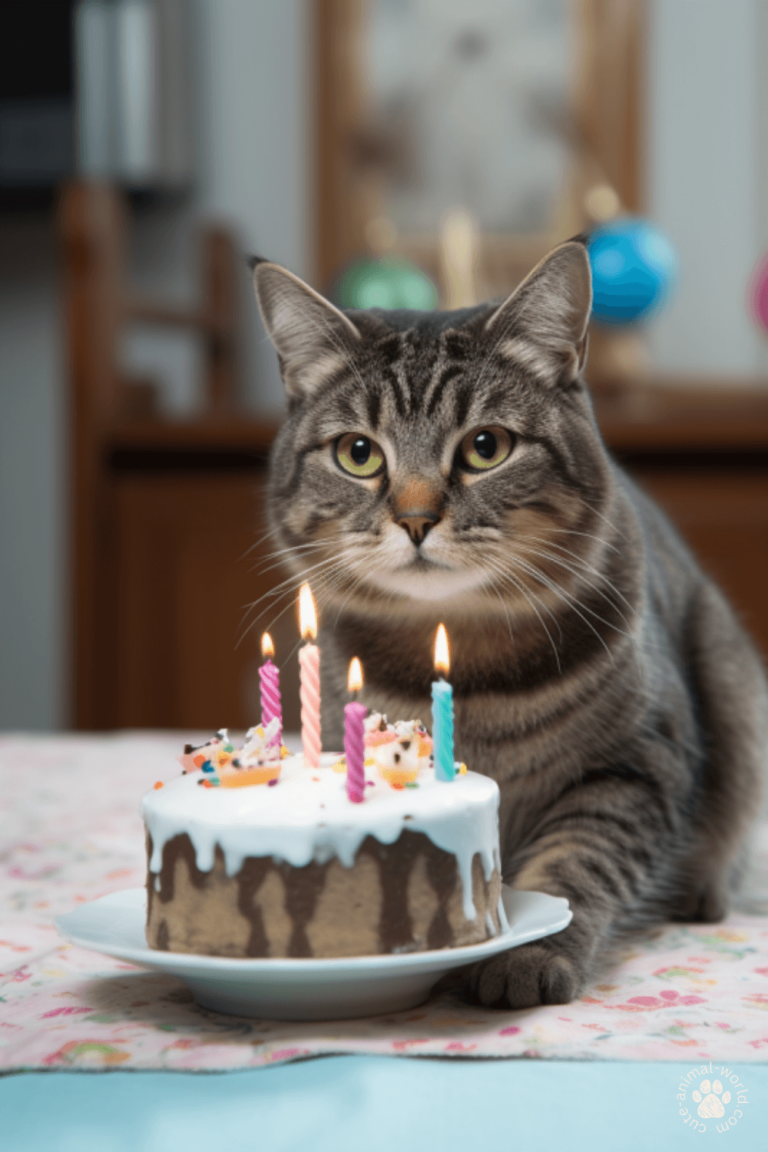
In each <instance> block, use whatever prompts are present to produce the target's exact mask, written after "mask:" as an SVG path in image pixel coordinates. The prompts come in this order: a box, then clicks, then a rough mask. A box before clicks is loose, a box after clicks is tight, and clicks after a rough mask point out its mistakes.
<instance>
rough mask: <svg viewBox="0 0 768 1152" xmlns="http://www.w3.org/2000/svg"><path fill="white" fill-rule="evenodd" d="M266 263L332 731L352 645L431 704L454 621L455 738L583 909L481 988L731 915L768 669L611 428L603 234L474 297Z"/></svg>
mask: <svg viewBox="0 0 768 1152" xmlns="http://www.w3.org/2000/svg"><path fill="white" fill-rule="evenodd" d="M254 280H255V286H256V294H257V298H258V302H259V305H260V308H261V313H262V316H263V318H264V321H265V324H266V327H267V330H268V332H269V334H270V336H271V338H272V341H273V342H274V345H275V347H276V349H277V352H278V356H279V360H280V366H281V371H282V376H283V380H284V382H285V387H286V389H287V392H288V397H289V414H288V418H287V420H286V422H285V424H284V425H283V427H282V429H281V431H280V433H279V435H278V437H277V440H276V442H275V445H274V450H273V454H272V461H271V479H270V516H271V524H272V533H273V536H274V539H275V541H276V546H277V548H278V550H287V551H285V552H284V553H283V555H285V556H287V557H288V560H289V564H290V567H291V569H292V571H293V573H294V574H295V576H296V578H297V580H298V579H299V578H301V579H303V578H307V579H309V580H310V581H311V583H312V587H313V589H314V590H315V592H316V594H317V596H318V600H319V602H320V605H321V607H322V609H323V611H322V620H323V624H324V628H323V630H322V632H321V639H320V643H321V644H322V650H323V699H324V705H325V708H324V714H323V735H324V743H325V746H326V747H339V746H340V744H341V731H340V721H341V716H342V704H343V702H344V701H345V699H346V693H345V675H346V669H347V665H348V662H349V660H350V659H351V657H353V656H359V657H360V658H361V660H362V663H363V666H364V668H365V673H366V677H367V681H366V687H365V691H364V694H363V699H364V701H365V703H367V704H368V705H370V707H372V708H375V709H377V710H381V711H384V712H387V713H388V714H389V715H390V716H391V717H412V716H421V717H423V718H425V719H426V718H428V717H429V716H430V683H431V681H432V679H433V675H434V674H433V669H432V656H431V651H432V642H433V637H434V633H435V629H436V626H437V624H438V623H439V622H440V621H444V622H445V624H446V626H447V628H448V633H449V636H450V640H451V648H452V669H451V680H452V683H453V687H454V692H455V701H456V737H457V755H458V756H459V757H460V758H461V759H462V760H466V761H467V763H468V764H469V765H470V766H471V767H472V768H473V769H475V770H476V771H480V772H484V773H487V774H488V775H490V776H492V777H493V778H494V779H495V780H496V781H497V782H498V784H499V786H500V789H501V797H502V800H501V816H500V819H501V844H502V860H503V873H504V879H505V881H506V882H507V883H510V884H512V885H514V886H515V887H518V888H521V889H536V890H540V891H544V892H550V893H553V894H556V895H561V896H566V897H567V898H568V900H569V901H570V905H571V908H572V909H573V913H574V916H573V920H572V922H571V925H570V926H569V927H568V928H567V929H566V930H565V931H564V932H562V933H560V934H559V935H556V936H552V937H549V938H547V939H544V940H540V941H538V942H536V943H531V944H527V945H525V946H523V947H521V948H516V949H513V950H512V951H510V952H508V953H505V954H503V955H501V956H497V957H496V958H494V959H491V960H489V961H486V962H484V963H482V964H480V965H478V966H477V967H476V968H473V969H471V970H469V971H468V973H467V975H466V981H467V983H466V987H467V989H468V991H469V993H470V995H473V996H474V997H476V998H477V999H478V1000H479V1001H481V1002H482V1003H483V1004H488V1005H506V1006H509V1007H512V1008H524V1007H530V1006H533V1005H536V1004H562V1003H566V1002H567V1001H569V1000H571V999H572V998H573V997H576V996H578V995H580V994H581V993H582V992H583V990H584V989H585V987H586V986H587V984H588V983H589V981H590V980H591V979H594V977H595V975H596V974H597V972H598V971H599V970H600V966H601V963H603V962H604V961H605V959H606V957H607V956H608V955H609V954H610V948H611V946H612V945H613V944H614V943H615V942H616V940H618V939H621V938H622V937H623V935H624V934H625V933H627V932H628V931H632V930H634V929H638V928H643V927H646V926H648V925H650V924H653V923H654V922H658V921H661V920H664V919H679V920H700V921H714V920H718V919H720V918H721V917H722V916H723V915H724V914H725V912H726V909H727V905H728V898H729V891H730V889H731V887H732V886H733V884H734V883H735V881H736V879H737V876H738V873H739V870H740V866H741V860H742V853H743V846H744V842H745V837H746V835H747V832H748V829H749V825H750V822H751V820H752V819H753V817H754V816H755V814H756V811H757V809H758V805H759V798H760V795H761V789H762V779H763V765H764V759H765V751H766V747H767V745H768V731H767V729H766V720H767V718H768V706H767V705H768V695H767V693H766V681H765V677H764V673H763V670H762V667H761V664H760V660H759V658H758V656H757V654H756V652H755V649H754V648H753V646H752V644H751V643H750V641H749V640H748V639H747V637H746V635H745V634H744V632H743V631H742V629H741V627H740V625H739V623H738V622H737V620H736V619H735V617H734V615H733V612H732V611H731V609H730V608H729V606H728V604H727V603H726V601H725V600H724V598H723V596H722V594H721V593H720V591H719V590H718V589H717V588H716V587H715V585H714V584H713V583H712V582H711V580H709V579H708V578H707V577H706V576H705V575H704V574H703V573H702V571H701V570H700V568H699V567H698V566H697V563H696V561H695V560H694V558H693V556H692V555H691V553H690V552H689V551H688V549H687V547H686V546H685V544H683V542H682V541H681V540H680V538H679V536H678V535H677V534H676V532H675V530H674V529H673V528H672V526H671V525H670V524H669V522H668V521H667V520H666V519H665V517H664V516H663V514H662V513H661V512H660V511H659V509H658V508H657V507H656V506H655V505H654V504H653V503H652V502H651V501H650V500H649V499H648V497H647V496H645V495H644V494H643V493H642V492H641V491H639V490H638V489H637V488H636V487H635V486H634V484H633V483H632V482H631V480H630V479H629V478H628V477H627V476H626V475H625V474H624V472H622V470H621V469H620V468H619V467H618V466H617V465H616V464H615V463H614V462H613V461H612V460H611V458H610V456H609V455H608V453H607V451H606V449H605V447H604V445H603V443H602V441H601V438H600V434H599V431H598V429H597V426H596V424H595V419H594V416H593V412H592V407H591V404H590V400H589V395H588V392H587V388H586V385H585V383H584V379H583V375H582V373H583V369H584V362H585V357H586V349H587V335H586V331H587V322H588V320H589V315H590V307H591V280H590V270H589V261H588V258H587V253H586V248H585V246H584V244H583V243H582V242H581V240H580V239H576V240H572V241H568V242H567V243H564V244H561V245H560V246H558V247H557V248H555V249H554V250H553V251H552V252H551V253H550V254H549V256H547V257H546V258H545V259H544V260H543V261H542V262H541V263H540V264H539V265H538V266H537V267H536V268H535V269H534V271H533V272H532V273H531V274H530V275H529V276H528V278H527V279H526V280H525V281H524V282H523V283H522V284H521V285H520V287H519V288H518V289H517V290H516V291H515V292H514V293H513V294H512V295H511V296H510V297H509V298H508V299H506V300H505V301H503V302H502V303H501V304H499V303H498V302H496V303H492V304H487V305H481V306H480V307H476V308H469V309H464V310H460V311H455V312H435V313H420V312H407V311H399V312H383V311H379V310H370V311H347V312H341V311H339V310H337V309H336V308H335V307H333V305H332V304H330V303H329V302H328V301H326V300H325V299H323V297H321V296H319V295H318V294H317V293H316V292H314V291H313V290H312V289H311V288H309V287H307V285H305V284H303V283H302V282H301V281H300V280H298V279H297V278H296V277H295V276H293V275H292V274H291V273H289V272H287V271H285V270H284V269H283V268H281V267H279V266H278V265H276V264H273V263H269V262H265V261H259V260H255V261H254ZM295 587H296V581H294V582H293V583H291V585H290V592H291V594H292V593H293V590H294V589H295Z"/></svg>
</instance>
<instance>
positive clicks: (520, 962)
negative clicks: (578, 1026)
mask: <svg viewBox="0 0 768 1152" xmlns="http://www.w3.org/2000/svg"><path fill="white" fill-rule="evenodd" d="M586 983H587V980H586V975H585V974H584V973H583V972H582V971H581V969H580V967H579V965H578V964H577V963H576V961H574V960H573V959H571V958H570V957H568V956H565V955H563V954H562V952H557V951H555V950H553V949H552V948H551V947H547V946H546V945H543V944H536V943H533V944H523V945H522V947H520V948H513V949H512V950H511V951H509V952H502V953H500V955H498V956H493V957H491V959H490V960H483V961H482V962H481V963H479V964H475V965H473V967H472V968H470V969H469V971H468V973H467V984H466V990H467V991H468V992H469V995H470V996H471V998H472V999H473V1000H475V1001H477V1002H479V1003H480V1004H484V1005H485V1006H486V1007H488V1008H491V1007H493V1008H536V1007H538V1005H539V1004H568V1003H569V1002H570V1001H571V1000H575V999H576V997H577V996H580V995H581V993H582V992H583V991H584V988H585V986H586Z"/></svg>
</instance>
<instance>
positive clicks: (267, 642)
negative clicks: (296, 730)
mask: <svg viewBox="0 0 768 1152" xmlns="http://www.w3.org/2000/svg"><path fill="white" fill-rule="evenodd" d="M261 654H262V656H264V657H265V662H264V663H263V664H262V666H261V668H259V681H260V686H261V726H262V728H266V727H267V724H269V723H270V721H272V720H274V719H277V720H279V721H280V727H279V728H278V730H277V735H276V736H274V737H273V738H272V740H271V741H270V746H271V745H274V744H281V743H282V739H283V704H282V701H281V699H280V669H279V668H278V667H277V665H275V664H273V663H272V657H273V656H274V654H275V646H274V644H273V643H272V637H271V636H270V634H269V632H265V633H264V635H263V636H262V638H261Z"/></svg>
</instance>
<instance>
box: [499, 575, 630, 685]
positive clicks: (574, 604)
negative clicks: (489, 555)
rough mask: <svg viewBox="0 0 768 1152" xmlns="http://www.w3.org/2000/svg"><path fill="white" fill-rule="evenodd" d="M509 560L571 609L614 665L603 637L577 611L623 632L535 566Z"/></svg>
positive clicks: (620, 632)
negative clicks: (593, 635)
mask: <svg viewBox="0 0 768 1152" xmlns="http://www.w3.org/2000/svg"><path fill="white" fill-rule="evenodd" d="M509 560H510V561H511V562H512V563H514V564H515V565H517V567H519V568H522V569H523V571H526V572H528V573H529V574H530V575H531V576H532V577H533V579H534V580H538V581H539V582H540V583H541V584H543V585H544V587H545V588H549V590H550V592H552V593H554V595H555V596H557V597H559V598H560V599H561V600H562V601H563V603H564V604H565V605H567V606H568V607H569V608H571V609H572V611H574V612H575V613H576V615H577V616H578V617H579V619H580V620H582V621H583V623H584V624H586V625H587V627H588V628H589V629H590V630H591V631H592V632H594V634H595V636H596V637H597V639H598V640H599V641H600V643H601V644H602V646H603V648H605V651H606V652H607V654H608V656H609V657H610V659H611V662H612V663H613V664H615V663H616V661H615V660H614V657H613V653H612V652H611V650H610V648H609V647H608V645H607V644H606V642H605V639H604V637H603V636H601V635H600V633H599V632H598V630H597V628H595V626H594V624H592V622H591V621H590V620H588V619H587V617H586V616H584V615H583V613H582V612H580V611H579V609H580V608H581V609H583V610H584V612H589V614H590V615H591V616H594V617H595V619H596V620H599V621H600V622H601V623H602V624H605V625H606V626H607V627H608V628H612V629H613V630H614V631H615V632H618V633H619V634H620V635H622V636H625V635H626V633H625V632H623V631H622V630H621V629H620V628H617V627H616V625H615V624H611V623H610V621H608V620H604V619H603V617H602V616H599V615H598V613H597V612H594V611H593V610H592V609H591V608H588V607H587V605H586V604H582V603H581V601H580V600H577V599H576V598H575V597H574V596H572V595H571V594H570V593H568V592H566V591H565V590H564V589H563V588H562V587H561V586H560V585H559V584H557V583H556V582H555V581H554V580H552V579H551V578H550V577H548V576H546V575H545V574H544V573H543V572H542V571H541V570H540V569H538V568H537V567H536V566H535V565H532V564H529V563H528V561H527V560H523V559H522V558H521V557H520V556H514V557H509Z"/></svg>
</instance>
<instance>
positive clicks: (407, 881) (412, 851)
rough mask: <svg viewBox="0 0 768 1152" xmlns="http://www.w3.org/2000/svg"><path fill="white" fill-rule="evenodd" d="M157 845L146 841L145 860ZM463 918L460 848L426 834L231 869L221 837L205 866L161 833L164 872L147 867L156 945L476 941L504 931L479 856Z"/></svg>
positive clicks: (183, 837) (282, 948)
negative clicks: (350, 855)
mask: <svg viewBox="0 0 768 1152" xmlns="http://www.w3.org/2000/svg"><path fill="white" fill-rule="evenodd" d="M152 851H153V845H152V840H151V837H150V836H148V838H147V858H148V860H151V859H152ZM471 875H472V903H473V904H474V909H475V915H474V918H473V919H467V917H466V914H465V909H466V904H467V901H466V900H465V893H464V892H463V888H462V882H461V876H460V871H459V868H458V866H457V861H456V857H455V856H454V855H453V854H451V853H450V852H447V851H445V850H444V849H442V848H439V847H437V846H436V845H435V844H433V842H432V841H431V840H430V839H429V837H428V836H426V835H425V834H424V833H422V832H412V831H410V830H407V829H406V830H404V831H402V832H401V833H400V835H399V837H398V838H397V839H396V840H395V841H394V842H393V843H392V844H384V843H382V842H381V841H379V840H377V839H376V838H375V837H373V836H371V835H368V836H366V837H365V839H364V840H363V841H362V843H361V844H360V847H359V849H358V851H357V854H356V856H355V859H354V863H353V865H352V867H345V866H344V865H343V864H342V863H341V862H340V861H339V859H338V858H336V857H334V858H332V859H330V860H328V861H326V862H324V863H316V862H314V861H313V862H310V863H309V864H306V865H304V866H303V867H295V866H293V865H291V864H289V863H287V862H285V861H281V860H277V859H275V858H274V857H272V856H248V857H246V858H245V859H244V860H243V862H242V865H241V867H240V869H239V871H238V872H236V873H235V874H234V875H233V876H228V875H227V872H226V866H225V858H224V853H223V851H222V849H221V847H220V846H219V845H216V848H215V852H214V861H213V867H212V868H211V870H210V871H208V872H203V871H201V870H200V869H199V868H198V866H197V859H196V853H195V848H194V846H193V844H192V841H191V840H190V837H189V836H188V835H187V834H186V833H181V834H179V835H176V836H174V837H173V838H172V839H169V840H167V841H166V843H165V845H164V847H163V852H162V866H161V868H160V871H159V872H152V871H149V872H148V875H147V896H148V900H147V941H148V943H149V945H150V947H152V948H158V949H162V950H169V951H172V952H193V953H198V954H203V955H210V956H232V957H330V956H366V955H375V954H379V953H392V952H410V951H423V950H425V949H432V948H445V947H456V946H459V945H463V944H473V943H477V942H479V941H481V940H485V939H487V938H488V937H490V936H495V935H497V934H498V933H499V932H500V931H501V925H500V923H499V913H498V908H499V896H500V891H501V881H500V877H499V873H498V870H497V869H494V870H493V872H492V874H491V876H490V878H489V879H488V880H486V878H485V870H484V868H483V865H482V862H481V859H480V855H479V854H476V855H475V856H474V857H473V859H472V868H471Z"/></svg>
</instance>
